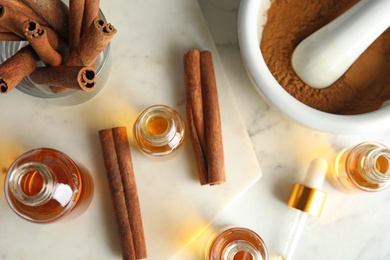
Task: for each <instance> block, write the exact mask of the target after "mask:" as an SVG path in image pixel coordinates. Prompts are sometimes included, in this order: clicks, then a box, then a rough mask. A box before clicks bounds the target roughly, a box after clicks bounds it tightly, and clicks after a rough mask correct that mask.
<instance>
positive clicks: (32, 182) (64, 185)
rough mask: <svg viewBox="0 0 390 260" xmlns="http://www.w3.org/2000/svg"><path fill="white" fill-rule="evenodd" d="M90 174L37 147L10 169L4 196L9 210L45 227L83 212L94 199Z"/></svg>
mask: <svg viewBox="0 0 390 260" xmlns="http://www.w3.org/2000/svg"><path fill="white" fill-rule="evenodd" d="M93 190H94V185H93V180H92V177H91V175H90V173H89V172H88V171H87V170H86V169H85V168H84V167H82V166H80V165H77V164H76V163H75V162H74V161H73V160H72V159H71V158H70V157H68V156H67V155H66V154H64V153H62V152H60V151H57V150H55V149H51V148H38V149H34V150H31V151H28V152H26V153H24V154H22V155H21V156H19V157H18V158H17V159H16V160H15V161H14V162H13V163H12V164H11V166H10V167H9V169H8V171H7V174H6V177H5V182H4V193H5V197H6V200H7V203H8V204H9V206H10V207H11V209H12V210H13V211H14V212H15V213H16V214H17V215H19V216H20V217H22V218H23V219H25V220H28V221H31V222H34V223H39V224H46V223H52V222H56V221H59V220H61V219H63V218H64V217H66V216H68V215H70V214H71V213H72V214H71V215H72V216H73V217H75V216H78V215H79V214H81V213H83V212H84V211H85V210H86V208H87V207H88V205H89V203H90V201H91V199H92V196H93Z"/></svg>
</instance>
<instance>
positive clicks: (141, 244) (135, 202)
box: [99, 127, 147, 259]
mask: <svg viewBox="0 0 390 260" xmlns="http://www.w3.org/2000/svg"><path fill="white" fill-rule="evenodd" d="M99 137H100V144H101V148H102V152H103V157H104V164H105V167H106V171H107V177H108V181H109V185H110V192H111V198H112V201H113V205H114V210H115V214H116V218H117V224H118V228H119V234H120V236H121V247H122V254H123V259H144V258H146V257H147V253H146V245H145V238H144V231H143V224H142V218H141V210H140V205H139V199H138V192H137V186H136V182H135V177H134V171H133V166H132V159H131V153H130V146H129V143H128V137H127V131H126V128H125V127H116V128H112V129H104V130H100V131H99ZM123 204H125V205H123ZM124 207H125V208H126V210H125V209H124ZM122 225H123V227H122ZM129 226H130V228H129ZM128 236H132V237H131V238H129V237H128ZM130 242H132V244H130Z"/></svg>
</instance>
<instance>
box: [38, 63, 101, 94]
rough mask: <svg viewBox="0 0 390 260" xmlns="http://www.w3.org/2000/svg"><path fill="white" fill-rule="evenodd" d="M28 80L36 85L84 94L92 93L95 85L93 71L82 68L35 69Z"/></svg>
mask: <svg viewBox="0 0 390 260" xmlns="http://www.w3.org/2000/svg"><path fill="white" fill-rule="evenodd" d="M30 79H31V80H32V81H33V82H35V83H37V84H42V85H47V86H52V87H57V88H66V89H77V90H82V91H85V92H89V91H92V90H93V89H94V87H95V85H96V74H95V70H94V69H93V68H92V67H82V66H49V67H37V68H36V69H35V70H34V71H33V72H32V73H31V74H30Z"/></svg>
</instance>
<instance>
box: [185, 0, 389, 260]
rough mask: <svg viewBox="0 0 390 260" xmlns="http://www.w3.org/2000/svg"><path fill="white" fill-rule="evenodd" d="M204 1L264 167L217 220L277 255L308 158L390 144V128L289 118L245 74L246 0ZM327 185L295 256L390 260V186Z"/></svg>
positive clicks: (325, 258)
mask: <svg viewBox="0 0 390 260" xmlns="http://www.w3.org/2000/svg"><path fill="white" fill-rule="evenodd" d="M199 2H200V5H201V7H202V10H203V13H204V15H205V18H206V21H207V23H208V25H209V29H210V31H211V34H212V36H213V39H214V41H215V43H216V46H217V48H218V51H219V54H220V57H221V60H222V63H223V65H224V68H225V71H226V74H227V75H228V78H229V81H230V84H231V87H232V90H233V93H234V96H235V97H236V101H237V103H238V106H239V108H240V111H241V114H242V116H243V119H244V122H245V125H246V127H247V131H248V134H249V136H250V138H251V141H252V144H253V146H254V149H255V151H256V155H257V158H258V161H259V164H260V167H261V169H262V172H263V177H262V178H261V179H260V180H259V181H258V182H257V183H256V184H255V185H254V186H253V187H252V188H251V189H250V190H249V191H248V192H247V193H246V194H245V195H244V196H242V197H241V198H240V199H239V200H238V201H236V202H235V203H234V204H233V205H231V206H230V207H229V208H227V209H226V210H225V211H224V212H223V213H221V214H220V216H219V218H218V219H216V221H215V222H214V223H213V227H218V226H224V225H234V226H244V227H248V228H250V229H252V230H254V231H256V232H257V233H258V234H259V235H260V236H261V237H262V238H263V239H264V240H265V242H266V244H267V247H268V249H269V252H270V253H271V254H278V253H280V252H282V251H283V250H284V246H285V242H286V236H287V235H288V232H289V230H290V226H291V224H292V221H293V217H294V215H295V212H292V211H291V210H290V209H289V208H288V207H287V206H286V201H287V200H288V197H289V193H290V189H291V187H292V185H293V183H294V182H299V181H301V180H302V178H303V174H304V173H305V171H306V169H307V167H308V165H309V163H310V161H311V160H312V159H314V158H315V157H322V158H324V159H327V160H329V159H330V157H331V156H332V155H333V153H335V152H336V151H338V150H340V149H342V148H344V147H347V146H352V145H355V144H358V143H360V142H364V141H377V142H381V143H383V144H385V145H390V131H385V132H376V133H372V134H365V135H335V134H327V133H322V132H318V131H314V130H311V129H307V128H306V127H303V126H301V125H298V124H297V123H295V122H292V121H290V120H289V119H286V118H285V117H284V116H283V115H281V114H280V113H279V112H277V111H276V110H275V109H273V108H272V107H270V106H268V105H267V103H266V102H265V101H264V100H263V99H262V98H261V97H260V96H259V95H258V94H257V93H256V91H255V88H254V87H253V86H252V84H251V82H250V81H249V78H248V76H247V75H246V72H245V69H244V66H243V63H242V61H241V56H240V50H239V44H238V39H237V29H236V24H237V14H238V9H239V4H240V1H239V0H211V1H210V0H199ZM389 125H390V123H389ZM323 189H324V191H325V192H327V194H328V198H327V201H326V204H325V207H324V210H323V214H322V216H321V217H320V218H318V219H316V218H311V219H309V220H308V221H307V223H306V225H305V228H304V230H303V234H302V236H301V239H300V241H299V243H298V246H297V249H296V252H295V257H294V259H299V260H306V259H316V260H328V259H332V260H369V259H381V260H382V259H390V247H389V246H388V241H389V239H390V223H389V222H388V221H387V218H388V216H389V210H388V209H387V206H388V204H387V203H389V200H390V190H384V191H381V192H378V193H359V194H348V193H343V192H341V191H339V190H337V189H335V188H334V187H333V186H332V185H331V184H329V183H328V182H325V183H324V188H323ZM195 247H196V246H195V245H194V248H195ZM182 259H187V258H182ZM188 259H190V258H188Z"/></svg>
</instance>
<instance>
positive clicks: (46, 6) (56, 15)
mask: <svg viewBox="0 0 390 260" xmlns="http://www.w3.org/2000/svg"><path fill="white" fill-rule="evenodd" d="M20 1H22V2H23V3H25V4H26V5H28V6H29V7H30V8H31V9H32V10H34V11H35V12H36V13H37V14H38V15H39V16H41V17H43V18H44V19H45V21H47V23H48V24H49V25H50V26H51V27H53V28H54V29H55V30H56V31H57V32H58V33H59V34H60V35H61V36H62V37H63V38H64V39H66V40H67V39H68V36H69V23H68V13H69V9H68V7H67V6H66V5H65V4H64V3H63V2H62V1H61V0H20ZM30 19H34V20H35V18H32V17H30ZM39 23H40V24H43V23H42V22H40V21H39Z"/></svg>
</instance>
